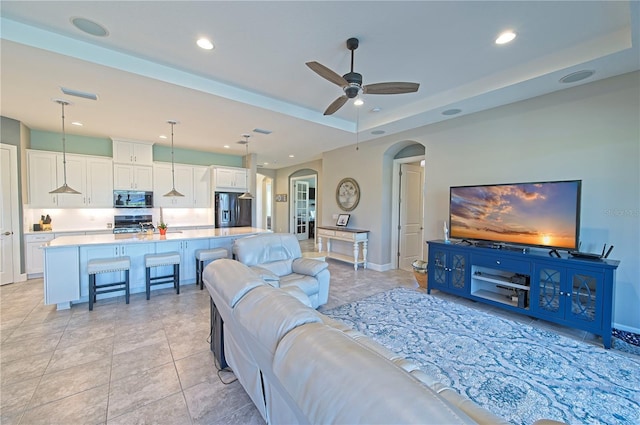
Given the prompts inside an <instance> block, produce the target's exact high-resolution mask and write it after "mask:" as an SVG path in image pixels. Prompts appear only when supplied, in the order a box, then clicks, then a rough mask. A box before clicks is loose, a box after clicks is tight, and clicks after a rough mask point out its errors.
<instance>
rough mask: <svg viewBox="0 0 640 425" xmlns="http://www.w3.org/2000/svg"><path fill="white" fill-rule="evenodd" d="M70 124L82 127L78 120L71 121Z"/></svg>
mask: <svg viewBox="0 0 640 425" xmlns="http://www.w3.org/2000/svg"><path fill="white" fill-rule="evenodd" d="M71 125H77V126H78V127H82V123H81V122H80V121H73V122H72V123H71Z"/></svg>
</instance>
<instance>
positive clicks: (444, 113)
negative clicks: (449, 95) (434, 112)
mask: <svg viewBox="0 0 640 425" xmlns="http://www.w3.org/2000/svg"><path fill="white" fill-rule="evenodd" d="M460 112H462V109H458V108H453V109H447V110H446V111H442V112H441V114H442V115H456V114H459V113H460Z"/></svg>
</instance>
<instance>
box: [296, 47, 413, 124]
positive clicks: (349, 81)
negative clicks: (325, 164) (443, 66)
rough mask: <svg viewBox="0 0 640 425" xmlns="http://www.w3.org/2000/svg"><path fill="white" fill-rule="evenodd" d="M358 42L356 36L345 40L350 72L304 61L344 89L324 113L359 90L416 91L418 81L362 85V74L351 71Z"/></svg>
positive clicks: (329, 112) (341, 104)
mask: <svg viewBox="0 0 640 425" xmlns="http://www.w3.org/2000/svg"><path fill="white" fill-rule="evenodd" d="M358 44H359V41H358V39H357V38H350V39H348V40H347V49H349V50H351V72H348V73H346V74H344V75H343V76H342V77H341V76H340V75H338V74H337V73H335V72H333V71H332V70H330V69H329V68H327V67H326V66H324V65H322V64H321V63H319V62H315V61H313V62H307V63H306V65H307V66H308V67H309V68H311V70H312V71H314V72H315V73H316V74H318V75H319V76H321V77H322V78H324V79H326V80H329V81H331V82H332V83H333V84H336V85H338V86H340V87H342V90H344V94H343V95H342V96H340V97H339V98H337V99H336V100H334V101H333V102H332V103H331V105H329V107H328V108H327V109H326V110H325V111H324V115H331V114H333V113H334V112H336V111H337V110H338V109H340V108H341V107H342V106H343V105H344V104H345V103H347V100H349V99H353V98H354V97H356V96H358V95H359V94H360V92H362V93H364V94H400V93H414V92H417V91H418V88H419V87H420V84H418V83H402V82H394V83H376V84H367V85H366V86H363V85H362V74H358V73H357V72H353V56H354V51H355V50H356V49H357V48H358Z"/></svg>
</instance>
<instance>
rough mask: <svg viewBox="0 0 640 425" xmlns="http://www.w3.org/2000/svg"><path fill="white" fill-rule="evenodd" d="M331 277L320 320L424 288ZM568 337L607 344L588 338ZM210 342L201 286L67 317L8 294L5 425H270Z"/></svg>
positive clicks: (15, 287) (29, 294) (16, 290)
mask: <svg viewBox="0 0 640 425" xmlns="http://www.w3.org/2000/svg"><path fill="white" fill-rule="evenodd" d="M302 245H303V247H305V248H306V249H305V248H303V250H311V249H309V243H303V244H302ZM329 267H330V270H331V290H330V296H329V302H328V304H326V305H325V306H323V307H321V308H320V311H326V310H328V309H331V308H334V307H337V306H339V305H342V304H344V303H347V302H352V301H355V300H358V299H360V298H364V297H366V296H368V295H372V294H374V293H378V292H381V291H385V290H387V289H391V288H393V287H397V286H406V287H412V288H417V287H418V285H417V284H416V282H415V280H414V278H413V274H412V273H411V272H406V271H401V270H394V271H390V272H385V273H380V272H376V271H373V270H369V269H368V270H363V269H359V270H358V271H357V272H355V271H354V270H353V266H351V265H348V264H344V263H340V262H337V261H332V260H330V261H329ZM434 294H438V293H437V292H434ZM439 296H443V297H448V298H452V299H455V298H456V297H450V296H447V295H445V294H441V295H439ZM460 301H461V302H465V303H472V302H471V301H468V300H460ZM473 305H474V306H477V307H478V308H483V309H486V310H493V309H492V308H491V307H488V306H484V305H481V304H478V303H473ZM496 312H497V313H498V314H503V315H507V316H509V317H510V318H514V319H516V320H521V321H526V322H531V321H532V319H529V318H526V317H524V316H519V315H512V314H508V313H504V312H502V311H500V310H496ZM542 326H549V327H552V325H547V324H544V325H542ZM559 331H561V332H563V333H565V334H567V335H569V336H572V337H574V338H576V339H580V340H589V338H591V339H592V340H593V343H598V342H597V340H596V339H595V338H593V337H588V336H587V334H586V333H585V332H582V331H574V330H570V329H565V328H559ZM208 337H209V298H208V293H207V291H206V290H204V291H200V290H199V289H197V288H196V287H195V285H184V286H183V287H182V288H181V291H180V295H176V294H175V292H174V291H173V290H172V289H161V290H157V291H153V292H152V294H151V300H149V301H147V300H145V295H144V293H142V294H133V295H132V296H131V300H130V304H128V305H127V304H125V302H124V297H122V296H120V297H117V298H112V299H110V300H109V301H98V303H97V304H96V305H95V307H94V310H93V311H92V312H89V310H88V305H87V304H86V303H83V304H77V305H73V306H72V308H71V309H70V310H64V311H56V309H55V306H46V305H43V283H42V279H32V280H29V281H26V282H21V283H16V284H11V285H6V286H2V287H0V382H1V388H0V409H1V410H0V412H1V413H0V415H1V416H0V423H2V424H5V425H10V424H27V425H32V424H45V423H46V424H51V423H55V424H109V425H111V424H143V423H155V424H215V423H221V424H222V423H223V424H234V423H242V424H261V423H264V422H263V420H262V418H261V417H260V414H259V413H258V411H257V410H256V408H255V407H254V406H253V404H252V402H251V400H250V399H249V397H248V396H247V394H246V393H245V392H244V390H243V388H242V387H241V386H240V384H239V383H238V382H237V381H234V376H233V374H232V373H229V372H222V373H218V372H217V371H216V368H215V366H214V360H213V355H212V353H211V352H210V350H209V343H208Z"/></svg>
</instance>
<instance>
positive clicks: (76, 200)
mask: <svg viewBox="0 0 640 425" xmlns="http://www.w3.org/2000/svg"><path fill="white" fill-rule="evenodd" d="M66 157H67V158H66V160H67V167H66V168H67V184H68V185H69V186H71V187H72V188H73V189H75V190H77V191H79V192H80V195H73V194H66V193H63V194H60V195H58V206H59V207H62V208H82V207H91V208H111V207H112V206H113V167H112V161H111V159H108V158H103V157H94V156H87V155H75V154H67V155H66ZM63 182H64V164H63V157H62V155H58V186H61V185H62V183H63Z"/></svg>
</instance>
